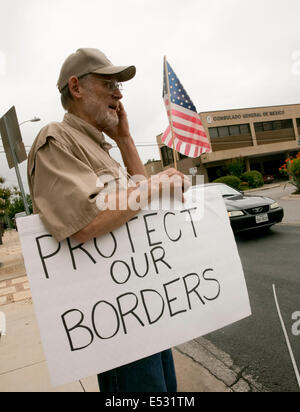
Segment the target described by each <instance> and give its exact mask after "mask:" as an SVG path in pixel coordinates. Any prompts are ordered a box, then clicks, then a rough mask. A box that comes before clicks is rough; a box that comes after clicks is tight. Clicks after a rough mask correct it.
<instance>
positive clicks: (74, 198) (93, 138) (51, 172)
mask: <svg viewBox="0 0 300 412" xmlns="http://www.w3.org/2000/svg"><path fill="white" fill-rule="evenodd" d="M111 147H112V146H111V145H109V144H108V143H107V142H106V141H105V139H104V136H103V134H102V133H101V132H99V131H98V130H97V129H96V128H95V127H93V126H92V125H90V124H89V123H87V122H85V121H84V120H82V119H80V118H79V117H77V116H74V115H72V114H69V113H67V114H66V115H65V117H64V120H63V122H61V123H51V124H49V125H48V126H46V127H44V128H43V129H42V130H41V131H40V133H39V135H38V136H37V138H36V140H35V142H34V144H33V146H32V148H31V151H30V153H29V156H28V183H29V189H30V194H31V198H32V203H33V212H34V213H35V214H39V215H40V217H41V219H42V221H43V223H44V225H45V226H46V228H47V230H48V231H49V232H50V233H51V234H52V235H53V237H54V238H55V239H56V240H57V241H58V242H59V241H61V240H63V239H66V238H67V237H70V236H71V235H73V234H75V233H77V232H78V231H80V230H81V229H83V228H84V227H85V226H87V225H88V224H89V223H90V222H91V221H92V220H93V219H94V218H95V217H96V216H97V214H98V213H99V208H98V207H97V202H96V198H97V195H98V194H99V192H100V191H101V190H103V188H104V187H105V185H101V184H99V177H100V179H101V176H103V175H105V183H108V181H109V180H110V179H111V180H113V179H115V180H116V181H120V180H122V179H120V174H122V177H123V178H124V176H125V180H126V177H127V174H126V171H125V169H123V168H121V166H120V165H119V163H117V162H116V161H115V160H114V159H112V158H111V157H110V155H109V149H110V148H111ZM123 181H124V180H123Z"/></svg>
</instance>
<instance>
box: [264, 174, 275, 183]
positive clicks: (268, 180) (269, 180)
mask: <svg viewBox="0 0 300 412" xmlns="http://www.w3.org/2000/svg"><path fill="white" fill-rule="evenodd" d="M263 178H264V183H265V184H268V183H272V182H274V180H275V177H274V176H273V175H264V177H263Z"/></svg>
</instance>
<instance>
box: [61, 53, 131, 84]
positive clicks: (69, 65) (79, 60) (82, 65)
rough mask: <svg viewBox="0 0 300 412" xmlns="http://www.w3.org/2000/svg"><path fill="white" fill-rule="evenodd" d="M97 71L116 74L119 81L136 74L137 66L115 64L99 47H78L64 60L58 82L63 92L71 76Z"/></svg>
mask: <svg viewBox="0 0 300 412" xmlns="http://www.w3.org/2000/svg"><path fill="white" fill-rule="evenodd" d="M89 73H95V74H104V75H114V78H115V79H116V80H118V81H119V82H126V81H127V80H130V79H132V78H133V77H134V76H135V73H136V68H135V66H114V65H113V64H112V63H111V62H110V61H109V60H108V58H107V57H106V56H105V54H103V53H102V52H101V51H100V50H98V49H90V48H84V49H78V50H77V51H76V53H73V54H71V55H70V56H69V57H68V58H67V59H66V61H65V62H64V64H63V66H62V68H61V71H60V75H59V79H58V82H57V87H58V90H59V91H60V92H61V91H62V90H63V89H64V87H66V86H67V84H68V82H69V79H70V77H72V76H76V77H81V76H84V75H85V74H89Z"/></svg>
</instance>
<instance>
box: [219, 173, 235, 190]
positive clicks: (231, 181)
mask: <svg viewBox="0 0 300 412" xmlns="http://www.w3.org/2000/svg"><path fill="white" fill-rule="evenodd" d="M213 183H224V184H225V185H228V186H230V187H233V188H234V189H237V190H239V188H240V184H241V180H240V179H239V178H238V177H236V176H223V177H219V178H218V179H216V180H214V182H213Z"/></svg>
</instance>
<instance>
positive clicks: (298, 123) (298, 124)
mask: <svg viewBox="0 0 300 412" xmlns="http://www.w3.org/2000/svg"><path fill="white" fill-rule="evenodd" d="M296 120H297V127H300V119H296Z"/></svg>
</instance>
